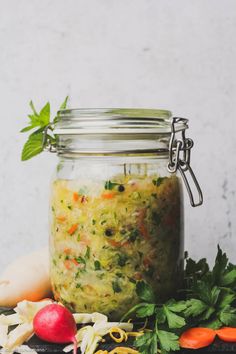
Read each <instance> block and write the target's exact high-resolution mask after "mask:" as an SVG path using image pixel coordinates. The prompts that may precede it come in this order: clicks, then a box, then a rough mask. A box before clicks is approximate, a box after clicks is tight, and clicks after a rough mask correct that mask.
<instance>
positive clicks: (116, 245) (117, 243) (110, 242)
mask: <svg viewBox="0 0 236 354" xmlns="http://www.w3.org/2000/svg"><path fill="white" fill-rule="evenodd" d="M107 242H108V243H109V244H110V245H111V246H112V247H127V246H129V245H130V242H129V241H125V242H124V243H122V242H119V241H115V240H107Z"/></svg>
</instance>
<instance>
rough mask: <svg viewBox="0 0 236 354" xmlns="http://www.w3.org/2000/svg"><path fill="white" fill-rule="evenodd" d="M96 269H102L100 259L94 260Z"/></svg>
mask: <svg viewBox="0 0 236 354" xmlns="http://www.w3.org/2000/svg"><path fill="white" fill-rule="evenodd" d="M94 269H95V270H101V263H100V262H99V261H98V260H96V261H94Z"/></svg>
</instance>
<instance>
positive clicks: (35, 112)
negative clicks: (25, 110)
mask: <svg viewBox="0 0 236 354" xmlns="http://www.w3.org/2000/svg"><path fill="white" fill-rule="evenodd" d="M29 105H30V108H31V109H32V111H33V113H34V116H35V117H38V116H39V114H38V113H37V111H36V109H35V107H34V104H33V101H32V100H31V101H30V103H29Z"/></svg>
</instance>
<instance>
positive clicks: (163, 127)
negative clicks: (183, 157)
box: [54, 108, 188, 135]
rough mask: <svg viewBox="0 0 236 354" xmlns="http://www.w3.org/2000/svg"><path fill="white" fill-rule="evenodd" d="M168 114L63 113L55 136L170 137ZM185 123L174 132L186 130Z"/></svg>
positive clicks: (138, 111)
mask: <svg viewBox="0 0 236 354" xmlns="http://www.w3.org/2000/svg"><path fill="white" fill-rule="evenodd" d="M172 118H173V116H172V113H171V112H170V111H168V110H161V109H145V108H144V109H143V108H142V109H136V108H98V109H96V108H93V109H85V108H82V109H81V108H80V109H65V110H61V111H59V112H58V121H57V123H56V125H55V130H54V132H55V134H58V135H73V134H160V133H161V134H170V133H171V124H172ZM187 122H188V120H187V119H183V120H181V121H180V122H179V123H178V124H177V125H176V131H182V130H185V129H186V128H188V125H187Z"/></svg>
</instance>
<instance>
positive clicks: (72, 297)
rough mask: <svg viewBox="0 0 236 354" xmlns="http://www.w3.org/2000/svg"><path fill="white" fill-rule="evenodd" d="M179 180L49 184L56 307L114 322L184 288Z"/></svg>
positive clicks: (134, 177) (118, 177)
mask: <svg viewBox="0 0 236 354" xmlns="http://www.w3.org/2000/svg"><path fill="white" fill-rule="evenodd" d="M181 200H182V199H181V187H180V183H179V179H178V177H176V176H171V177H160V176H157V175H152V176H146V175H145V176H144V175H134V174H133V175H132V174H130V175H121V174H120V175H116V176H113V177H112V179H110V180H107V181H103V182H99V181H93V180H84V181H83V180H81V179H80V180H64V179H58V180H55V181H54V182H53V192H52V201H51V208H52V223H51V281H52V286H53V291H54V295H55V298H56V300H57V301H60V302H62V303H63V304H65V305H66V306H67V307H68V308H70V309H71V310H73V311H77V312H95V311H98V312H102V313H104V314H107V315H108V316H110V318H112V319H114V320H115V319H116V320H119V319H120V318H121V316H122V315H124V313H125V312H126V311H128V310H129V309H130V307H131V306H132V305H135V304H136V303H137V302H138V301H139V300H138V297H137V295H136V291H135V288H136V282H138V281H139V280H144V281H146V282H147V283H148V284H149V285H151V286H152V288H153V290H154V292H155V294H156V298H157V301H158V300H160V301H161V300H163V299H165V298H167V297H169V296H173V294H174V292H175V290H176V288H177V287H179V282H180V281H181V274H182V272H181V267H182V265H183V264H182V259H181V255H182V247H183V245H182V205H181Z"/></svg>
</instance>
